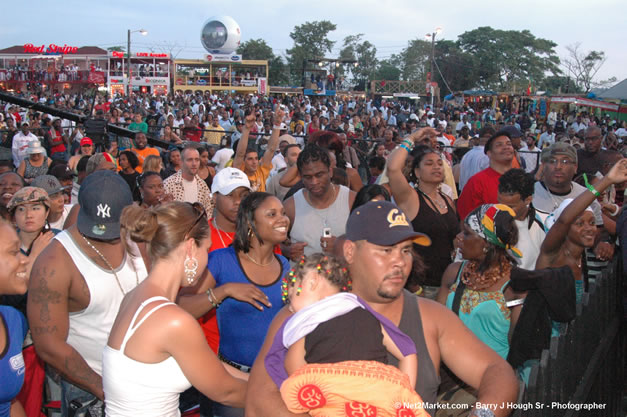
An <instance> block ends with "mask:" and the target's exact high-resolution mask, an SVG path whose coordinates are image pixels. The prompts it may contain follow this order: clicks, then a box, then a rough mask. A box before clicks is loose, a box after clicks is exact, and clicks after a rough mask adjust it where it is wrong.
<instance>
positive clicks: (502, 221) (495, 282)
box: [437, 204, 522, 359]
mask: <svg viewBox="0 0 627 417" xmlns="http://www.w3.org/2000/svg"><path fill="white" fill-rule="evenodd" d="M514 217H515V214H514V211H513V210H512V209H511V208H509V207H508V206H506V205H504V204H485V205H482V206H480V207H478V208H476V209H475V210H473V211H472V212H471V213H470V214H469V215H468V216H467V217H466V219H465V221H464V224H463V226H462V232H461V233H460V235H458V242H459V248H460V250H461V252H462V256H463V257H464V259H466V261H464V262H461V263H460V262H457V263H454V264H451V265H450V266H449V267H448V268H447V269H446V271H445V272H444V275H443V277H442V286H441V287H440V291H439V293H438V298H437V299H438V301H439V302H440V303H442V304H445V305H446V306H447V307H448V308H450V309H452V310H453V311H454V312H455V313H456V314H457V315H458V316H459V318H460V319H461V320H462V321H463V322H464V324H466V326H467V327H468V328H469V329H470V330H471V331H472V332H473V333H474V334H475V335H476V336H477V337H478V338H479V339H480V340H481V341H482V342H484V343H485V344H486V345H488V346H490V347H491V348H492V349H493V350H494V351H495V352H496V353H498V354H499V355H501V357H503V358H504V359H505V358H507V354H508V352H509V336H510V334H511V332H512V331H513V329H514V327H515V326H516V320H517V318H518V315H519V314H520V309H521V308H522V306H521V305H518V306H515V307H511V308H510V307H508V305H507V302H508V301H510V300H513V299H517V298H519V297H518V296H517V294H515V293H514V291H513V290H512V289H510V288H508V283H509V280H510V273H511V270H512V267H513V265H515V260H514V257H520V252H519V251H518V249H516V248H515V247H514V245H515V244H516V243H517V241H518V229H517V228H516V224H515V223H514Z"/></svg>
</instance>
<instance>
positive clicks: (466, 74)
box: [432, 40, 479, 92]
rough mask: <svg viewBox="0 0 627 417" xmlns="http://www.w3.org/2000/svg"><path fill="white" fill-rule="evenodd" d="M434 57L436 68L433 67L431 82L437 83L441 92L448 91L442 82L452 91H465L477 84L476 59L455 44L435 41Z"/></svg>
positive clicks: (446, 41)
mask: <svg viewBox="0 0 627 417" xmlns="http://www.w3.org/2000/svg"><path fill="white" fill-rule="evenodd" d="M434 55H435V62H436V64H437V66H434V69H433V75H432V80H433V81H435V82H437V83H438V85H439V86H440V90H441V91H442V92H444V91H445V90H446V91H448V90H447V89H446V87H445V83H444V80H446V83H447V84H448V85H449V87H450V88H451V90H453V91H460V90H466V89H469V88H472V87H474V86H475V85H476V84H477V80H478V66H479V65H478V62H477V60H476V58H475V57H474V56H473V55H472V54H469V53H466V52H464V51H462V50H461V49H459V47H458V46H457V44H456V43H455V42H453V41H448V40H441V41H436V42H435V51H434ZM438 67H439V68H440V71H441V72H442V75H443V76H444V80H443V79H442V76H440V73H439V72H438Z"/></svg>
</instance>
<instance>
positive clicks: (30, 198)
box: [7, 187, 50, 211]
mask: <svg viewBox="0 0 627 417" xmlns="http://www.w3.org/2000/svg"><path fill="white" fill-rule="evenodd" d="M28 203H43V204H44V205H45V206H46V207H50V198H49V197H48V193H47V192H46V190H44V189H42V188H39V187H24V188H21V189H20V190H18V191H17V192H16V193H15V194H13V197H11V200H10V201H9V204H7V210H9V211H13V209H14V208H16V207H17V206H20V205H22V204H28Z"/></svg>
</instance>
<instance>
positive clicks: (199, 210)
mask: <svg viewBox="0 0 627 417" xmlns="http://www.w3.org/2000/svg"><path fill="white" fill-rule="evenodd" d="M187 204H189V205H191V206H192V208H193V209H194V211H195V212H196V213H197V214H198V216H197V217H196V221H195V222H194V224H193V225H192V227H190V228H189V230H188V231H187V233H186V235H189V234H190V233H191V232H192V230H194V227H196V225H197V224H198V223H199V222H200V219H202V218H203V217H205V218H206V217H207V212H206V211H205V207H204V206H203V205H202V204H200V203H198V202H196V203H187Z"/></svg>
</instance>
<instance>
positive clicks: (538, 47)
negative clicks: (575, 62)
mask: <svg viewBox="0 0 627 417" xmlns="http://www.w3.org/2000/svg"><path fill="white" fill-rule="evenodd" d="M457 44H458V46H459V47H460V49H461V50H462V51H463V52H466V53H469V54H472V55H473V56H474V58H475V59H476V61H477V65H478V67H477V70H478V76H479V77H478V79H479V85H478V87H481V88H494V89H505V88H508V87H511V86H512V85H514V84H517V85H519V86H522V85H524V86H526V85H527V83H528V82H529V81H530V80H534V81H535V82H539V81H540V80H542V79H543V78H544V77H545V74H546V73H552V74H553V75H556V74H559V73H560V72H561V70H560V69H559V63H560V59H559V57H558V56H557V55H556V54H555V50H554V48H555V47H556V46H557V44H556V43H555V42H553V41H550V40H547V39H542V38H536V37H535V36H534V35H533V34H531V32H529V31H528V30H523V31H515V30H499V29H492V28H491V27H489V26H487V27H479V28H477V29H474V30H471V31H469V32H464V33H463V34H461V35H460V36H459V38H458V40H457Z"/></svg>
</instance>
